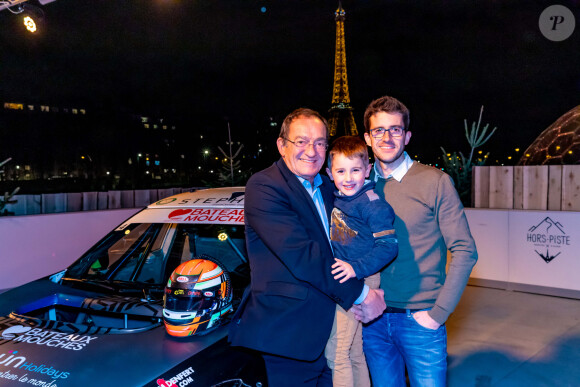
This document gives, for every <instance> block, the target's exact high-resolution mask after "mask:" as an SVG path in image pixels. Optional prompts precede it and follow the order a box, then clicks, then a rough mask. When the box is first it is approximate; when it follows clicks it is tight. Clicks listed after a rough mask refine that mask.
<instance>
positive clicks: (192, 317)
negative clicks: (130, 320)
mask: <svg viewBox="0 0 580 387" xmlns="http://www.w3.org/2000/svg"><path fill="white" fill-rule="evenodd" d="M232 310H233V308H232V284H231V280H230V276H229V274H228V272H227V271H226V270H224V269H223V268H222V266H221V265H220V264H219V263H218V261H216V260H215V259H213V258H211V257H209V256H206V255H202V256H200V257H196V258H195V259H192V260H190V261H187V262H184V263H182V264H181V265H179V266H178V267H177V268H176V269H175V270H174V271H173V273H171V276H170V277H169V280H168V281H167V286H166V287H165V295H164V297H163V322H164V323H165V329H166V331H167V333H168V334H170V335H171V336H177V337H183V336H191V335H194V334H203V333H207V332H208V331H210V330H212V329H213V328H216V327H218V326H220V325H221V323H222V322H223V316H224V315H226V314H228V313H230V312H231V311H232Z"/></svg>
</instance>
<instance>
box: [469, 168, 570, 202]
mask: <svg viewBox="0 0 580 387" xmlns="http://www.w3.org/2000/svg"><path fill="white" fill-rule="evenodd" d="M471 202H472V205H473V207H474V208H502V209H515V210H547V211H580V165H537V166H536V165H534V166H531V165H529V166H483V167H473V184H472V189H471Z"/></svg>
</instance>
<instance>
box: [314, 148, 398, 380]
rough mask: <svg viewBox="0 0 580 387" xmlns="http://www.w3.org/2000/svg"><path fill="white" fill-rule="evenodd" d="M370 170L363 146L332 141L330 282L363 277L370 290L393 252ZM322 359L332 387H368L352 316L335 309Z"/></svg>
mask: <svg viewBox="0 0 580 387" xmlns="http://www.w3.org/2000/svg"><path fill="white" fill-rule="evenodd" d="M370 170H371V165H369V155H368V151H367V145H366V144H365V142H364V141H363V140H362V139H361V138H359V137H355V136H344V137H340V138H338V139H336V140H335V141H334V143H333V144H332V147H331V149H330V152H329V154H328V168H327V169H326V172H327V173H328V175H329V176H330V179H331V180H333V181H334V184H335V186H336V188H337V189H338V191H337V192H335V195H336V198H335V201H334V209H333V211H332V220H331V225H330V238H331V240H332V248H333V250H334V256H335V257H338V258H335V260H336V263H335V264H334V265H332V269H333V270H332V274H334V275H335V276H334V278H335V279H337V280H340V282H345V281H346V280H348V279H349V278H353V277H357V278H359V279H362V278H366V277H368V278H366V280H365V283H366V284H367V285H369V287H371V288H374V289H376V288H378V287H379V285H380V274H379V273H378V271H379V270H381V269H382V268H383V267H384V266H386V265H387V264H388V263H389V262H391V261H392V260H393V259H394V258H395V256H396V255H397V252H398V245H397V238H396V235H395V230H394V228H393V221H394V218H395V214H394V212H393V209H392V208H391V206H390V205H389V204H388V203H387V202H386V201H384V200H382V199H380V198H379V196H378V195H377V194H376V193H374V191H373V188H374V187H375V183H374V182H371V181H368V180H365V178H367V177H369V173H370ZM325 354H326V359H327V361H328V366H329V367H330V369H332V381H333V385H334V387H337V386H345V387H347V386H348V387H353V386H356V387H367V386H370V380H369V373H368V369H367V365H366V361H365V357H364V354H363V350H362V326H361V323H360V322H359V321H357V320H356V319H355V317H354V314H353V313H352V312H347V311H345V310H344V309H343V308H342V307H340V306H339V305H337V306H336V315H335V319H334V325H333V327H332V332H331V335H330V339H329V340H328V343H327V345H326V350H325Z"/></svg>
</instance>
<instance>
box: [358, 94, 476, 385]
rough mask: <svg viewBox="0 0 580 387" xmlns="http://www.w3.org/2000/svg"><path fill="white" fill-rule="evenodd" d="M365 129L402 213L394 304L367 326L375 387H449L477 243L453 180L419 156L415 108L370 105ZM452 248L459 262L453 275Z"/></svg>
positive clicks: (387, 282) (389, 285)
mask: <svg viewBox="0 0 580 387" xmlns="http://www.w3.org/2000/svg"><path fill="white" fill-rule="evenodd" d="M364 123H365V129H366V132H365V134H364V137H365V140H366V142H367V144H368V145H369V146H370V147H371V148H372V150H373V153H374V156H375V166H374V174H373V175H374V176H371V178H374V180H375V181H376V187H375V191H376V192H377V193H378V194H379V196H381V197H382V198H384V199H385V200H387V201H388V202H389V203H390V204H391V206H392V207H393V209H394V211H395V223H394V226H395V231H396V233H397V236H398V240H399V254H398V256H397V258H395V260H394V261H393V262H392V263H391V264H389V265H388V266H387V267H386V268H385V269H383V270H382V272H381V289H383V290H384V292H385V302H386V304H387V310H386V311H385V313H384V314H383V315H382V316H380V317H379V318H378V319H376V320H374V321H373V322H372V323H371V324H369V325H367V326H365V327H364V328H363V341H364V352H365V355H366V358H367V363H368V365H369V369H370V373H371V379H372V382H373V386H374V387H381V386H405V385H406V384H405V367H406V368H407V372H408V376H409V380H410V383H411V386H441V387H443V386H445V385H446V372H447V332H446V330H445V321H446V320H447V318H448V317H449V314H450V313H451V312H453V310H454V309H455V307H456V306H457V303H458V302H459V298H460V297H461V294H462V292H463V290H464V288H465V285H466V284H467V280H468V278H469V275H470V273H471V269H472V268H473V266H474V265H475V262H476V261H477V251H476V248H475V242H474V240H473V238H472V236H471V233H470V231H469V225H468V224H467V219H466V217H465V213H464V211H463V205H462V204H461V202H460V200H459V196H458V195H457V191H456V190H455V188H454V186H453V181H452V180H451V178H450V177H449V176H448V175H447V174H445V173H444V172H442V171H440V170H438V169H436V168H432V167H429V166H426V165H423V164H420V163H418V162H416V161H413V160H411V158H410V157H409V155H408V154H407V153H406V152H405V146H406V145H407V144H408V143H409V140H410V139H411V131H410V130H409V110H408V109H407V108H406V107H405V105H403V104H402V103H401V102H400V101H398V100H397V99H395V98H392V97H388V96H387V97H382V98H379V99H377V100H375V101H373V102H371V103H370V105H369V106H368V108H367V110H366V112H365V115H364ZM447 250H449V251H450V252H451V261H450V264H449V269H448V272H447V273H446V271H445V269H446V264H447Z"/></svg>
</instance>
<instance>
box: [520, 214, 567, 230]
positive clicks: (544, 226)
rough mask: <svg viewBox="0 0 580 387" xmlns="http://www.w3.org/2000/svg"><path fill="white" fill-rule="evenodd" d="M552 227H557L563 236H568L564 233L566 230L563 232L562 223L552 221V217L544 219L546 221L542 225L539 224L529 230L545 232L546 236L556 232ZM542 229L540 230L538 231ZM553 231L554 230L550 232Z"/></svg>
mask: <svg viewBox="0 0 580 387" xmlns="http://www.w3.org/2000/svg"><path fill="white" fill-rule="evenodd" d="M552 227H555V228H556V229H558V230H559V231H560V232H561V233H562V234H566V233H565V232H564V230H562V227H563V226H562V224H561V223H560V222H554V221H553V220H552V219H550V217H548V216H546V217H545V218H544V220H542V221H541V222H540V223H538V224H537V225H535V226H532V227H530V228H529V230H528V231H529V232H536V231H537V232H543V233H544V234H548V233H550V231H551V232H554V231H555V229H552ZM538 229H540V230H538ZM550 229H552V230H550Z"/></svg>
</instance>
